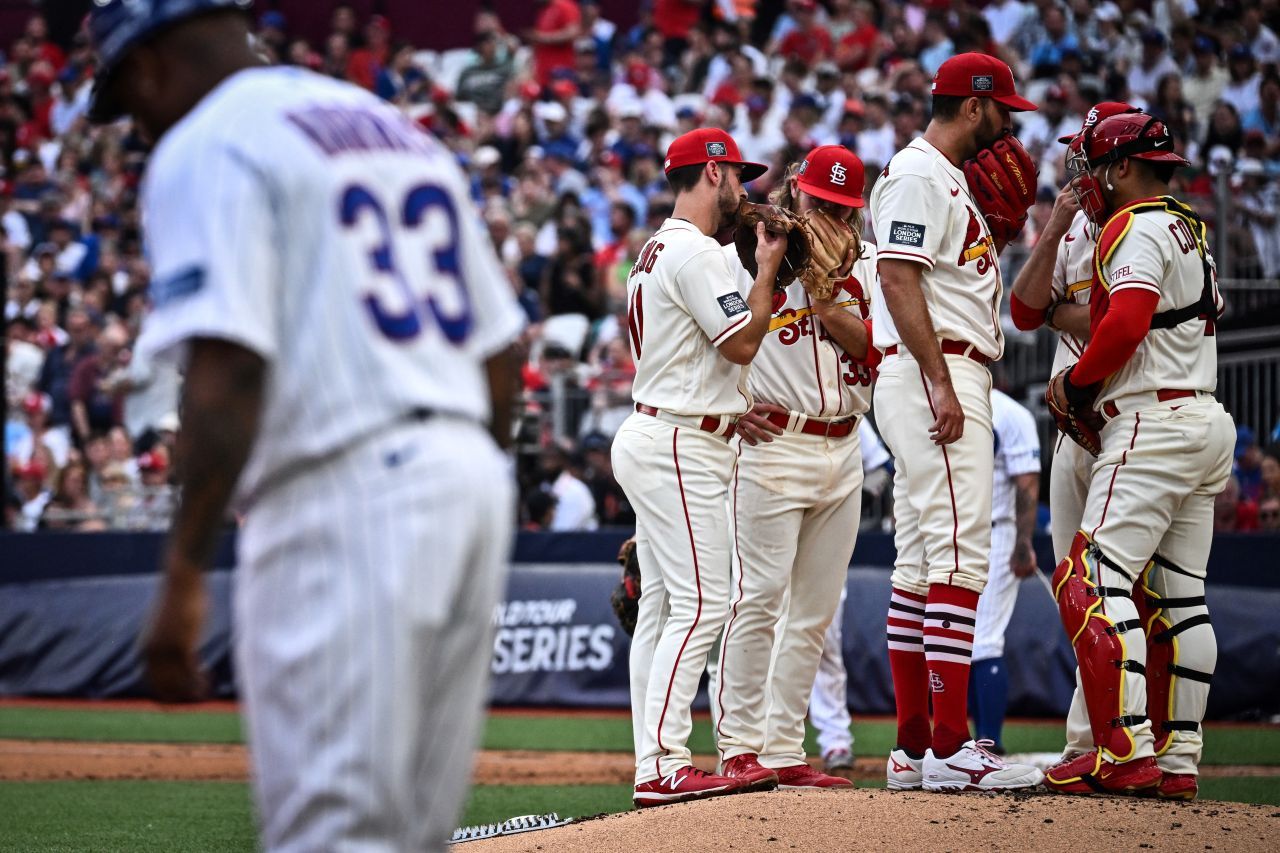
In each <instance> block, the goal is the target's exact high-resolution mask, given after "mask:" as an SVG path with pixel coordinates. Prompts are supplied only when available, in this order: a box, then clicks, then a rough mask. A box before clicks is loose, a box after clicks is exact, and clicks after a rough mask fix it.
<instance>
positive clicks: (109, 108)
mask: <svg viewBox="0 0 1280 853" xmlns="http://www.w3.org/2000/svg"><path fill="white" fill-rule="evenodd" d="M252 5H253V0H93V6H92V8H91V9H90V10H89V21H88V30H89V40H90V41H91V42H92V43H93V48H94V50H95V51H96V53H97V55H98V73H97V75H96V76H95V77H94V81H93V96H92V101H91V103H90V104H89V118H90V120H92V121H95V122H100V123H101V122H108V121H114V120H115V119H117V118H119V117H120V114H121V110H120V107H119V105H118V104H115V103H113V102H112V101H111V98H110V97H109V96H108V94H107V89H108V88H109V86H110V83H111V76H112V75H113V74H114V73H115V71H116V69H117V68H118V67H119V66H120V61H121V60H122V59H124V57H125V55H126V54H128V52H129V51H130V50H132V49H133V48H134V47H136V46H137V45H139V44H141V43H143V42H145V41H148V40H150V39H153V38H155V37H156V36H157V35H159V34H160V33H161V32H163V31H164V29H165V28H167V27H170V26H173V25H174V24H177V23H179V22H181V21H185V20H186V19H187V18H193V17H195V16H197V15H203V14H206V13H209V12H217V11H220V10H222V9H241V10H248V8H249V7H250V6H252Z"/></svg>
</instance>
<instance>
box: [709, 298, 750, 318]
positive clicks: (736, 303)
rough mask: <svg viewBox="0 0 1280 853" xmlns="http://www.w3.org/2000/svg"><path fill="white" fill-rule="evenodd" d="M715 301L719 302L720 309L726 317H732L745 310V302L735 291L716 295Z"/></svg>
mask: <svg viewBox="0 0 1280 853" xmlns="http://www.w3.org/2000/svg"><path fill="white" fill-rule="evenodd" d="M716 301H717V302H719V303H720V310H721V311H723V312H724V316H726V317H732V316H734V315H736V314H741V313H742V312H743V311H746V310H747V303H746V302H745V301H744V300H743V298H742V297H741V296H740V295H738V294H736V293H726V294H725V295H724V296H717V297H716Z"/></svg>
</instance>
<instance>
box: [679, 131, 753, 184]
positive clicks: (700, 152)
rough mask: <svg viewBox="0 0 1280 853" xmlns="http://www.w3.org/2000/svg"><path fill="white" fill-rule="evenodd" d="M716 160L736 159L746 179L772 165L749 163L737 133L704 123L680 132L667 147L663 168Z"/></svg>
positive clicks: (733, 160) (735, 163)
mask: <svg viewBox="0 0 1280 853" xmlns="http://www.w3.org/2000/svg"><path fill="white" fill-rule="evenodd" d="M712 160H715V161H716V162H717V163H732V164H734V165H735V166H741V167H742V179H741V180H742V182H743V183H744V184H745V183H747V182H748V181H754V180H755V179H756V178H758V177H760V176H761V175H763V174H764V173H765V172H767V171H769V167H768V166H765V165H763V164H761V163H748V162H746V161H745V160H743V159H742V152H740V151H739V150H738V143H736V142H734V141H733V137H732V136H730V135H729V134H727V133H725V132H724V131H723V130H721V129H720V128H718V127H700V128H698V129H697V130H691V131H689V132H688V133H686V134H685V135H684V136H677V137H676V138H675V140H674V141H673V142H672V143H671V146H670V147H669V148H667V159H666V160H664V161H663V163H662V170H663V171H664V172H670V171H671V170H672V169H679V168H680V167H681V166H696V165H699V164H702V163H709V162H711V161H712Z"/></svg>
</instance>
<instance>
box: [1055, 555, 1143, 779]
mask: <svg viewBox="0 0 1280 853" xmlns="http://www.w3.org/2000/svg"><path fill="white" fill-rule="evenodd" d="M1101 560H1102V554H1101V552H1100V551H1099V550H1098V548H1097V546H1096V545H1095V544H1094V543H1093V541H1092V540H1090V539H1089V537H1088V536H1087V535H1086V534H1085V533H1084V531H1079V532H1077V533H1076V536H1075V539H1074V540H1072V542H1071V550H1070V552H1069V553H1068V554H1067V556H1066V558H1065V559H1063V561H1062V562H1061V563H1059V564H1058V569H1057V571H1056V572H1054V575H1053V591H1054V597H1055V598H1057V600H1058V612H1059V614H1060V615H1061V617H1062V625H1063V627H1064V628H1066V630H1067V637H1068V638H1069V639H1070V640H1071V645H1072V648H1074V649H1075V652H1076V660H1077V662H1078V663H1079V665H1080V684H1081V687H1082V688H1083V692H1084V700H1085V707H1086V708H1087V709H1088V711H1089V725H1090V728H1092V729H1093V742H1094V743H1095V744H1097V745H1098V746H1099V747H1101V748H1103V749H1104V750H1106V752H1107V753H1109V754H1110V755H1111V756H1112V758H1114V759H1115V760H1116V761H1117V762H1122V761H1128V760H1129V759H1130V758H1132V757H1133V754H1134V751H1135V749H1136V744H1135V742H1134V739H1133V735H1132V734H1131V733H1130V731H1129V727H1130V726H1132V725H1136V724H1137V723H1140V722H1142V718H1141V717H1139V718H1136V719H1135V718H1131V717H1127V716H1126V715H1125V712H1124V689H1125V688H1124V681H1125V679H1124V674H1125V670H1129V671H1133V672H1141V670H1142V667H1141V666H1140V665H1139V664H1137V663H1134V662H1132V661H1130V660H1129V657H1128V655H1127V654H1126V652H1125V640H1124V635H1125V634H1126V633H1127V632H1129V631H1133V630H1139V631H1140V630H1141V627H1142V624H1141V623H1140V622H1139V621H1138V620H1136V619H1134V620H1124V621H1121V622H1117V621H1116V620H1115V619H1113V618H1112V617H1110V616H1108V615H1107V613H1106V609H1107V607H1106V599H1107V598H1117V597H1119V598H1128V597H1129V596H1130V592H1129V590H1128V589H1121V588H1116V587H1104V586H1103V585H1102V584H1101V582H1100V581H1099V568H1100V566H1101ZM1122 609H1123V608H1122ZM1138 636H1139V638H1140V639H1139V640H1138V641H1139V642H1142V643H1145V639H1143V638H1141V634H1139V635H1138Z"/></svg>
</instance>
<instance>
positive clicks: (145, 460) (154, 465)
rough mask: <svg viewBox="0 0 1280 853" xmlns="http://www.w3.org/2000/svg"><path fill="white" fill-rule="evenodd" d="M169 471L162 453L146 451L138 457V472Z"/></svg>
mask: <svg viewBox="0 0 1280 853" xmlns="http://www.w3.org/2000/svg"><path fill="white" fill-rule="evenodd" d="M168 469H169V460H167V459H165V457H164V454H163V453H157V452H155V451H148V452H146V453H143V454H142V455H140V456H139V457H138V470H139V471H167V470H168Z"/></svg>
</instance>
